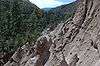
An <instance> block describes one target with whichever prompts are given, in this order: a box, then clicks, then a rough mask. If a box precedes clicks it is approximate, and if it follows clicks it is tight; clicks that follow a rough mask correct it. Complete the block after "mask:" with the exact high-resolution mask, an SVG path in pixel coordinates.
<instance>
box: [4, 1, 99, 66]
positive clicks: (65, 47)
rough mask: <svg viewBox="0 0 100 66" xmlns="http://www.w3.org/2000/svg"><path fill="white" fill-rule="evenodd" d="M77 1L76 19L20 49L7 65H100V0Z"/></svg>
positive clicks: (71, 19)
mask: <svg viewBox="0 0 100 66" xmlns="http://www.w3.org/2000/svg"><path fill="white" fill-rule="evenodd" d="M77 1H78V2H79V4H78V5H79V6H78V9H77V11H76V13H75V15H74V18H70V19H69V20H67V21H66V22H65V23H61V24H59V25H58V26H57V28H55V30H54V31H52V32H50V33H49V34H47V35H43V36H41V37H40V38H39V39H38V40H37V42H36V43H35V44H33V46H32V45H29V44H26V45H24V46H23V47H21V48H19V49H18V50H17V51H16V52H15V54H14V55H13V56H12V57H11V59H10V60H9V61H8V63H6V64H5V65H4V66H100V22H99V20H100V19H99V18H100V1H99V0H77Z"/></svg>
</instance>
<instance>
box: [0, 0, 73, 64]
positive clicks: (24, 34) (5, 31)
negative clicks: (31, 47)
mask: <svg viewBox="0 0 100 66" xmlns="http://www.w3.org/2000/svg"><path fill="white" fill-rule="evenodd" d="M74 5H75V4H73V3H71V4H70V5H68V6H67V5H63V6H59V7H57V8H54V9H51V10H50V11H49V12H48V13H47V12H45V11H44V10H42V9H40V8H38V7H37V6H36V5H34V4H32V3H31V2H30V1H29V0H0V55H2V54H5V53H6V54H9V53H11V54H10V55H12V54H13V53H14V52H15V50H16V49H17V48H18V47H21V46H22V45H24V44H26V43H28V44H32V43H34V42H35V41H36V39H37V38H38V37H39V36H40V35H41V32H42V31H43V30H44V29H46V28H47V27H50V26H51V27H55V26H56V25H57V24H58V23H60V22H61V21H64V20H65V19H68V18H69V17H71V16H72V15H73V13H74V11H72V12H71V13H69V12H68V13H67V11H69V8H71V9H72V8H73V7H74ZM66 6H67V7H66ZM66 9H67V11H65V10H66ZM61 10H62V11H64V12H62V11H61ZM59 12H60V13H62V14H63V15H62V14H60V13H59ZM4 57H5V56H4ZM4 57H3V58H4ZM7 58H8V59H9V57H8V56H7ZM7 58H6V60H4V59H3V61H4V63H5V62H7V60H8V59H7ZM0 61H1V60H0ZM0 63H1V62H0Z"/></svg>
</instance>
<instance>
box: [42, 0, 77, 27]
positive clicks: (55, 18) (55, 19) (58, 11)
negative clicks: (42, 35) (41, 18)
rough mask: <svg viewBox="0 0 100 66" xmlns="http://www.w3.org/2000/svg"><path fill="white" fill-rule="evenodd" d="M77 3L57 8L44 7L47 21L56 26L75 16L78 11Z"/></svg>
mask: <svg viewBox="0 0 100 66" xmlns="http://www.w3.org/2000/svg"><path fill="white" fill-rule="evenodd" d="M76 4H77V2H76V1H75V2H72V3H70V4H65V5H62V6H58V7H56V8H44V9H43V10H44V11H45V17H46V21H47V22H49V24H51V25H55V26H56V25H57V24H58V23H60V22H61V21H62V22H64V21H66V19H68V18H69V17H73V15H74V13H75V11H76V6H77V5H76Z"/></svg>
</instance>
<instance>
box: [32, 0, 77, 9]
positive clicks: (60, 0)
mask: <svg viewBox="0 0 100 66" xmlns="http://www.w3.org/2000/svg"><path fill="white" fill-rule="evenodd" d="M30 1H31V2H32V3H34V4H35V5H37V6H38V7H40V8H48V7H49V8H51V7H56V6H60V5H63V4H68V3H71V2H73V1H75V0H30Z"/></svg>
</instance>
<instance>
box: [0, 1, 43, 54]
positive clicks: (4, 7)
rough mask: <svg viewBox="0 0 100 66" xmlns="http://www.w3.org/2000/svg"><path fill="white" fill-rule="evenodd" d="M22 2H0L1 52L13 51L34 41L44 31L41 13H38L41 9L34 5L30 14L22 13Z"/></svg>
mask: <svg viewBox="0 0 100 66" xmlns="http://www.w3.org/2000/svg"><path fill="white" fill-rule="evenodd" d="M22 4H23V1H22V0H13V1H10V0H9V1H8V0H5V1H1V2H0V52H12V51H15V50H16V49H17V48H18V47H19V46H22V45H23V44H25V43H26V42H29V43H31V42H33V41H35V40H36V38H38V36H39V35H40V31H42V30H40V22H39V20H40V18H41V15H37V14H38V13H41V11H40V10H39V9H38V8H37V7H36V6H34V7H32V8H33V9H34V10H32V12H31V13H30V14H27V13H25V12H24V13H22V11H23V10H21V9H22V8H21V5H22ZM32 6H33V5H32ZM25 8H26V7H25ZM26 11H27V10H26Z"/></svg>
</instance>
